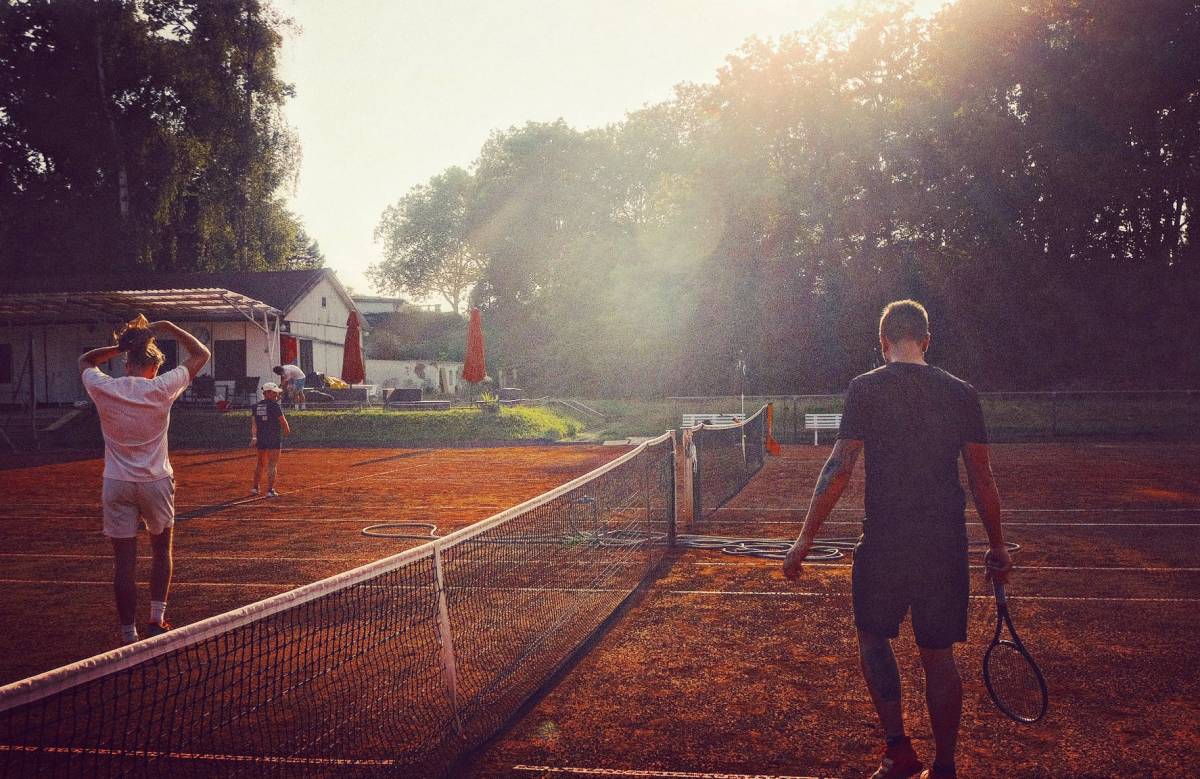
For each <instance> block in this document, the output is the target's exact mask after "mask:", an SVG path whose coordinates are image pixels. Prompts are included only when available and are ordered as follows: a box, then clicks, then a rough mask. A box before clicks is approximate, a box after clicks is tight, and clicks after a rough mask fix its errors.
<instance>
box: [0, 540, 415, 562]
mask: <svg viewBox="0 0 1200 779" xmlns="http://www.w3.org/2000/svg"><path fill="white" fill-rule="evenodd" d="M402 540H405V541H407V540H409V539H407V538H406V539H402ZM412 540H413V541H420V540H423V539H419V538H414V539H412ZM430 540H431V541H432V540H433V539H430ZM0 557H35V558H40V557H51V558H54V559H66V560H111V559H112V554H111V553H110V554H52V553H44V554H39V553H38V552H0ZM175 557H176V558H181V559H184V560H187V561H192V560H246V561H248V562H262V561H263V560H285V561H287V562H293V563H296V562H307V563H325V562H328V563H357V562H358V561H359V560H360V559H361V558H360V557H276V556H275V555H271V556H269V557H254V556H250V555H194V554H188V553H187V552H181V551H180V550H179V547H176V548H175ZM137 559H139V560H153V559H154V558H153V557H151V556H150V555H138V558H137Z"/></svg>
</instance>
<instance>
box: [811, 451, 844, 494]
mask: <svg viewBox="0 0 1200 779" xmlns="http://www.w3.org/2000/svg"><path fill="white" fill-rule="evenodd" d="M841 470H842V459H841V458H840V457H838V456H837V455H830V456H829V459H828V460H827V461H826V462H825V467H824V468H822V469H821V477H820V478H819V479H817V489H816V493H817V494H818V495H821V494H822V493H824V492H825V491H826V490H827V489H829V484H830V483H831V482H832V481H833V479H834V477H835V476H837V475H838V473H840V472H841Z"/></svg>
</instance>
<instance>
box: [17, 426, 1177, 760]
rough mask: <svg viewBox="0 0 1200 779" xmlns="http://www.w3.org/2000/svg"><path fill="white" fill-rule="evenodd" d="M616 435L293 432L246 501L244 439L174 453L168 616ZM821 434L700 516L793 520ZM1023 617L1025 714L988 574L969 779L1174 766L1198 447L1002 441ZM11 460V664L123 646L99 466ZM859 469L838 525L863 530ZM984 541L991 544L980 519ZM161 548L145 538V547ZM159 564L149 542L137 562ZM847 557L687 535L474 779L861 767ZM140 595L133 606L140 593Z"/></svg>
mask: <svg viewBox="0 0 1200 779" xmlns="http://www.w3.org/2000/svg"><path fill="white" fill-rule="evenodd" d="M622 451H625V450H624V449H621V448H613V447H582V446H557V447H517V448H511V449H472V450H410V451H400V450H378V449H371V450H300V451H294V452H286V453H285V454H284V458H283V461H282V464H281V479H280V488H281V489H282V490H283V492H284V495H283V496H282V497H281V498H279V499H277V500H271V501H268V500H266V499H258V500H252V499H250V498H249V497H248V496H247V494H246V492H247V487H248V484H249V473H250V468H251V464H252V459H251V453H250V452H249V451H247V450H240V451H229V452H183V453H178V454H174V455H172V459H173V461H174V463H175V466H176V469H177V480H178V485H179V486H178V511H179V515H180V522H179V525H178V529H177V542H176V577H175V584H174V587H173V589H172V594H171V599H170V607H169V616H170V618H171V619H172V620H173V621H174V622H175V623H176V624H177V625H181V624H185V623H188V622H192V621H195V620H197V619H200V618H203V617H206V616H210V615H212V614H216V613H220V612H222V611H225V610H227V609H229V608H232V607H235V606H239V605H243V604H246V603H249V602H251V601H254V600H257V599H261V598H264V597H267V596H269V595H272V594H275V593H279V592H282V591H284V590H287V589H290V588H292V587H294V586H296V585H298V584H303V583H306V582H310V581H314V580H316V579H319V578H321V577H324V576H327V575H330V574H333V573H337V572H340V571H343V570H346V569H348V568H351V567H354V566H355V565H358V564H360V563H363V562H367V561H370V560H374V559H377V558H379V557H382V556H385V555H387V554H389V553H391V552H394V551H398V550H400V549H403V548H406V547H407V546H411V545H412V544H415V543H418V542H415V541H408V542H404V541H392V540H384V539H373V538H367V537H364V536H363V535H362V534H361V532H360V531H361V529H362V528H363V527H364V526H366V525H368V524H371V523H374V522H385V521H431V522H435V523H436V524H438V525H439V530H440V532H442V533H444V532H446V531H448V530H451V529H454V528H457V527H461V526H463V525H465V524H469V523H471V522H475V521H478V520H479V519H482V518H484V517H486V516H489V515H491V514H493V513H495V512H496V511H498V510H500V509H503V508H506V507H508V506H511V505H514V504H516V503H518V502H520V501H522V500H524V499H526V498H529V497H533V496H535V495H537V494H539V493H541V492H544V491H546V490H547V489H549V488H550V487H552V486H555V485H557V484H561V483H563V482H565V481H568V480H569V479H571V478H573V477H574V476H577V475H580V474H582V473H584V472H586V471H588V470H590V469H591V468H594V467H596V466H597V465H599V464H601V463H603V462H606V461H608V460H610V459H612V458H613V457H615V456H617V455H618V454H619V453H621V452H622ZM828 451H829V449H828V447H825V446H822V447H809V446H797V447H786V448H785V449H784V455H783V456H782V457H780V458H769V459H768V461H767V465H766V467H765V469H764V470H763V472H762V473H761V474H759V476H757V477H756V478H755V479H754V480H753V481H752V482H751V483H750V485H749V486H748V487H747V488H746V489H745V490H744V491H743V492H742V493H741V494H739V495H738V496H737V497H735V498H734V499H733V500H732V501H731V502H730V503H729V504H728V505H727V506H725V507H724V508H722V509H721V510H720V511H719V512H717V513H716V514H714V515H712V516H711V517H710V518H708V519H707V520H705V521H703V522H701V523H699V524H697V525H696V526H694V527H693V528H692V529H691V532H695V533H706V534H713V535H737V536H754V537H773V538H774V537H792V536H794V535H795V534H796V533H797V532H798V530H799V523H800V520H801V519H802V508H801V507H803V506H804V505H806V503H807V500H808V496H809V494H810V493H811V490H812V487H813V484H814V482H815V479H816V476H817V473H818V471H819V469H820V465H821V462H822V461H823V459H824V457H825V456H826V455H827V454H828ZM994 459H995V471H996V475H997V481H998V482H999V485H1000V489H1001V494H1002V496H1003V498H1004V504H1005V521H1006V523H1007V533H1008V539H1009V540H1011V541H1015V542H1017V543H1019V544H1021V545H1022V550H1021V551H1020V552H1019V553H1018V555H1017V557H1016V561H1017V564H1018V566H1019V570H1018V571H1017V572H1016V573H1015V574H1014V577H1013V580H1012V583H1011V585H1010V597H1011V599H1012V606H1013V611H1014V618H1015V620H1016V622H1017V626H1018V629H1019V630H1020V631H1021V633H1022V636H1023V638H1024V639H1025V640H1026V643H1027V644H1028V645H1029V647H1030V649H1031V650H1032V651H1033V652H1034V654H1035V655H1036V656H1037V658H1038V660H1039V661H1040V663H1041V665H1042V667H1043V669H1044V671H1045V673H1046V676H1047V679H1048V682H1049V684H1050V688H1051V708H1050V712H1049V714H1048V715H1047V718H1046V719H1045V720H1044V721H1043V722H1041V723H1039V724H1037V725H1033V726H1026V725H1018V724H1017V723H1014V722H1011V721H1010V720H1007V719H1006V718H1004V717H1003V716H1002V715H1001V714H999V712H998V711H996V710H995V709H994V708H993V707H992V705H991V703H990V701H989V700H988V699H987V696H986V693H985V692H984V688H983V684H982V681H981V679H980V661H981V658H982V653H983V650H984V648H985V647H986V644H987V641H988V639H989V638H990V634H991V629H992V626H993V624H994V623H993V620H994V607H993V605H992V601H991V598H990V590H989V588H988V586H987V584H986V582H985V580H984V578H983V574H982V570H980V569H978V567H976V569H975V570H974V576H973V593H974V597H973V599H972V605H971V642H970V643H969V644H967V645H966V646H965V647H963V648H961V649H960V654H959V656H960V663H961V668H962V671H963V677H964V684H965V690H966V696H965V704H964V718H963V735H962V743H961V748H960V769H961V775H963V776H972V777H999V776H1018V777H1043V776H1044V777H1114V776H1138V777H1144V776H1176V775H1179V771H1180V770H1186V767H1187V766H1189V765H1191V764H1192V763H1194V761H1195V758H1196V755H1197V754H1198V753H1200V737H1198V736H1197V723H1198V722H1200V703H1198V701H1200V677H1198V675H1197V674H1196V672H1195V668H1196V667H1197V664H1198V662H1200V648H1198V647H1200V643H1198V642H1197V639H1196V637H1197V635H1200V469H1198V468H1197V465H1200V445H1195V444H1190V445H1175V444H1172V445H1162V444H1149V443H1118V444H1100V443H1089V444H1024V445H998V446H996V447H994ZM43 460H44V461H38V462H33V461H31V460H24V461H21V460H17V459H14V458H10V459H8V460H7V461H4V462H2V463H0V467H3V468H4V470H0V481H2V483H3V492H4V495H5V501H4V505H3V507H0V523H2V524H0V528H2V530H0V559H3V561H4V567H3V571H4V573H3V574H2V576H0V579H3V584H4V586H5V593H6V597H5V598H4V600H3V602H2V603H0V625H2V626H3V628H4V629H3V634H2V635H0V682H7V681H12V680H14V679H17V678H20V677H22V676H24V675H28V674H31V673H36V672H39V671H43V670H46V669H48V668H51V667H54V666H57V665H60V664H62V663H65V662H69V661H73V660H77V659H79V658H81V657H84V656H88V655H90V654H93V653H96V652H100V651H105V650H108V649H110V648H112V647H113V646H114V645H115V638H116V636H115V626H114V622H115V619H114V615H113V606H112V596H111V590H110V584H109V579H110V558H109V546H108V544H107V541H106V540H105V539H104V538H103V537H102V536H101V535H100V532H99V528H100V521H99V510H98V490H99V479H100V471H101V462H100V461H99V460H98V459H95V458H72V457H70V456H63V455H55V456H51V457H44V458H43ZM861 478H862V476H861V467H860V469H859V475H858V477H857V479H856V481H855V483H854V485H853V486H852V488H851V490H850V492H849V494H848V495H847V496H846V497H844V498H843V500H842V503H841V504H840V507H839V509H838V511H836V512H835V514H834V516H833V517H831V520H830V521H829V522H828V523H827V524H826V525H825V529H824V531H823V535H826V536H854V535H856V534H857V533H858V527H859V522H858V518H859V516H860V508H859V507H861V503H862V492H861V490H862V483H861ZM968 522H970V523H972V524H971V525H970V530H971V535H972V537H973V538H976V539H981V538H982V537H983V536H982V528H981V527H980V526H979V525H978V520H977V517H975V515H974V514H973V513H971V514H969V516H968ZM143 552H145V553H148V544H147V545H145V546H144V547H143ZM147 566H148V560H146V561H144V562H143V569H142V570H141V572H140V574H141V578H142V579H143V582H144V578H145V575H146V567H147ZM849 573H850V569H849V559H842V560H837V561H834V562H829V563H820V564H812V565H810V566H809V567H808V568H807V569H806V573H805V576H804V578H803V579H802V581H801V582H799V583H798V584H795V585H793V584H789V583H788V582H786V581H785V580H784V579H783V577H782V575H781V574H780V573H779V570H778V563H776V562H773V561H767V560H759V559H752V558H744V557H732V556H728V555H723V554H721V553H720V552H717V551H693V550H687V551H684V550H677V551H676V552H674V553H673V554H672V555H671V556H670V558H669V559H668V561H667V564H666V565H665V566H664V568H663V571H662V574H661V576H660V578H658V579H657V580H656V581H654V582H652V583H651V584H650V585H649V586H648V587H647V588H646V590H645V591H644V593H643V594H642V595H641V596H639V597H637V598H636V599H635V600H634V601H633V602H632V604H631V605H630V607H629V608H628V610H627V611H626V612H625V613H624V614H623V615H622V617H621V618H620V619H619V620H617V621H616V622H615V623H614V624H613V626H612V627H611V629H610V630H609V631H608V632H607V633H605V634H603V635H602V636H601V637H600V638H599V640H598V641H597V642H596V643H595V644H594V646H592V648H591V649H590V651H589V652H587V653H586V654H585V655H583V656H582V657H581V659H579V661H578V662H577V663H576V664H575V666H574V667H573V668H571V669H569V671H568V672H567V673H565V674H563V675H562V677H561V678H560V679H559V680H558V681H557V683H556V684H554V685H553V686H552V687H550V688H549V689H548V690H547V691H546V692H545V694H544V696H543V697H542V698H541V699H540V700H538V701H536V702H534V703H533V704H532V705H531V706H530V707H529V708H528V710H527V712H526V713H525V714H524V715H523V716H522V717H521V718H520V719H519V720H518V721H517V722H516V723H515V725H514V726H513V727H512V728H511V729H510V730H508V731H507V732H506V733H504V734H502V735H501V736H499V737H498V738H497V739H496V740H494V741H493V742H492V743H491V744H489V745H488V746H487V748H486V749H485V750H484V752H483V753H482V755H481V756H480V758H479V759H478V761H477V762H476V763H475V765H474V767H473V769H472V771H471V774H472V776H474V777H479V778H483V777H543V778H544V779H550V778H551V777H569V776H617V777H647V778H654V777H703V776H710V775H721V776H737V775H756V776H769V777H784V776H791V777H798V776H804V777H808V776H825V777H862V776H867V775H869V774H870V772H871V771H872V770H873V769H874V764H875V762H876V757H877V756H876V752H877V749H878V742H879V730H878V726H877V725H876V724H875V717H874V714H873V711H872V709H871V705H870V701H869V699H868V697H867V694H866V690H865V688H864V687H863V685H862V683H861V681H860V678H859V675H858V670H857V660H856V654H855V648H854V644H853V628H852V622H851V616H850V599H849V594H848V593H849V589H850V582H849ZM142 586H143V589H142V592H141V602H140V609H139V616H140V617H142V618H144V613H145V610H146V600H147V594H146V591H145V589H144V583H143V585H142ZM897 643H898V646H897V655H898V658H899V659H900V662H901V668H902V670H903V672H904V674H905V678H906V688H905V695H906V710H907V712H908V717H909V730H910V733H911V734H912V735H913V737H914V741H915V743H916V746H917V749H918V752H919V753H920V754H922V755H923V756H928V755H930V754H931V753H932V742H931V739H930V735H929V726H928V723H927V721H926V718H925V715H924V710H923V709H924V707H923V701H922V697H921V696H922V687H921V683H920V672H919V669H918V667H917V656H916V649H915V646H914V645H913V643H912V639H911V635H910V634H908V633H907V628H905V629H904V631H902V634H901V639H900V640H899V641H898V642H897Z"/></svg>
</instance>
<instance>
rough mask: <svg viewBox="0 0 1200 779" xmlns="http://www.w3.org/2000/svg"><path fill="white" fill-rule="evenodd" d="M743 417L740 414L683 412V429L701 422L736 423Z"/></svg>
mask: <svg viewBox="0 0 1200 779" xmlns="http://www.w3.org/2000/svg"><path fill="white" fill-rule="evenodd" d="M743 419H745V417H743V416H742V415H741V414H684V415H683V429H684V430H690V429H692V428H693V427H695V426H696V425H699V424H701V423H704V424H708V425H736V424H737V423H738V422H741V421H742V420H743Z"/></svg>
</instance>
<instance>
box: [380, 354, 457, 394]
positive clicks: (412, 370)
mask: <svg viewBox="0 0 1200 779" xmlns="http://www.w3.org/2000/svg"><path fill="white" fill-rule="evenodd" d="M366 362H367V366H366V367H367V383H368V384H378V385H380V386H381V387H420V388H421V389H424V390H428V391H430V392H437V391H438V372H439V370H440V369H442V368H445V369H446V371H447V374H448V376H447V378H448V379H449V383H450V387H449V388H450V391H451V392H455V393H456V392H458V385H459V382H460V381H461V379H462V366H463V364H462V363H461V362H450V361H447V360H367V361H366Z"/></svg>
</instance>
